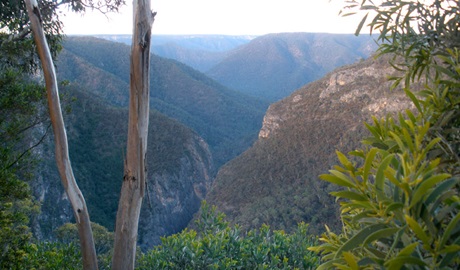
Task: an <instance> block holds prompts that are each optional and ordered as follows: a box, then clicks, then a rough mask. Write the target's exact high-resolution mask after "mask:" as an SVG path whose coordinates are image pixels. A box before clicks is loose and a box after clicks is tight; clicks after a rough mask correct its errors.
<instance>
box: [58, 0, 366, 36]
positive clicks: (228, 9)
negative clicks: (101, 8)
mask: <svg viewBox="0 0 460 270" xmlns="http://www.w3.org/2000/svg"><path fill="white" fill-rule="evenodd" d="M126 2H127V6H125V7H123V8H122V9H121V12H120V13H119V14H116V13H110V14H108V15H102V14H100V13H98V12H87V13H86V14H85V15H83V16H81V15H77V14H72V13H65V17H63V18H62V20H63V22H64V32H65V33H66V34H67V35H96V34H131V32H132V1H131V0H126ZM344 2H345V1H344V0H331V1H330V0H152V1H151V7H152V10H153V11H156V12H157V15H156V17H155V22H154V24H153V28H152V33H153V34H168V35H195V34H223V35H264V34H269V33H281V32H316V33H354V31H355V29H356V26H357V25H358V23H359V21H360V19H361V17H360V16H350V17H340V16H339V15H338V13H339V10H340V7H341V5H342V4H343V3H344Z"/></svg>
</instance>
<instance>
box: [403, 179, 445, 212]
mask: <svg viewBox="0 0 460 270" xmlns="http://www.w3.org/2000/svg"><path fill="white" fill-rule="evenodd" d="M449 177H450V174H447V173H443V174H437V175H433V176H431V177H430V178H428V179H426V180H423V182H422V183H420V184H419V185H418V186H417V187H416V189H415V191H414V193H413V195H412V200H411V203H410V206H409V207H410V208H412V207H414V205H415V204H417V203H418V202H419V201H420V200H421V199H422V198H423V197H424V196H429V195H430V193H429V192H428V190H429V189H431V188H432V187H433V186H435V185H437V184H438V183H439V182H441V181H444V180H446V179H447V178H449Z"/></svg>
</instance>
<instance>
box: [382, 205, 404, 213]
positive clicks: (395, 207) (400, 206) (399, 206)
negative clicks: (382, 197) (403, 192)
mask: <svg viewBox="0 0 460 270" xmlns="http://www.w3.org/2000/svg"><path fill="white" fill-rule="evenodd" d="M403 207H404V204H403V203H400V202H393V203H391V204H389V205H388V206H387V208H386V209H385V214H387V215H388V214H389V213H390V212H393V211H395V210H397V209H402V208H403Z"/></svg>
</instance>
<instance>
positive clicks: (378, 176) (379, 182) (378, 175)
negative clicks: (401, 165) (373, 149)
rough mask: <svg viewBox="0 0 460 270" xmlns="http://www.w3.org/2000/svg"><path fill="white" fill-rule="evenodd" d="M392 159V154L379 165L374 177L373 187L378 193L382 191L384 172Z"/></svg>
mask: <svg viewBox="0 0 460 270" xmlns="http://www.w3.org/2000/svg"><path fill="white" fill-rule="evenodd" d="M393 158H394V155H393V154H390V155H387V156H386V157H385V158H384V159H383V160H382V162H381V163H380V166H379V168H378V170H377V173H376V175H375V187H376V189H377V190H378V191H383V186H384V180H385V170H386V168H387V167H388V165H389V164H390V162H391V161H392V159H393Z"/></svg>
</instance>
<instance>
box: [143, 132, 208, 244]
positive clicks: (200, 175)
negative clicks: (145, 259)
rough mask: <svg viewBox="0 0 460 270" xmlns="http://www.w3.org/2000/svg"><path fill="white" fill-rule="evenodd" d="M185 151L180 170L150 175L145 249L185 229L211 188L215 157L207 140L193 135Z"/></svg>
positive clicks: (144, 222)
mask: <svg viewBox="0 0 460 270" xmlns="http://www.w3.org/2000/svg"><path fill="white" fill-rule="evenodd" d="M184 154H185V155H184V156H183V157H181V158H180V168H179V170H178V171H177V172H174V173H160V172H154V173H153V174H152V175H151V176H149V182H148V186H147V188H148V193H147V196H146V198H145V200H144V204H143V206H142V210H141V218H140V221H139V244H140V246H141V247H142V248H149V247H152V246H153V245H157V244H160V237H162V236H168V235H171V234H174V233H178V232H180V231H181V230H183V229H184V228H185V227H186V226H187V224H188V223H189V222H190V220H191V219H192V218H193V214H195V213H196V212H197V211H198V209H199V208H200V204H201V201H202V200H204V198H205V196H206V194H207V192H208V190H209V189H210V187H211V183H212V179H213V168H212V160H211V155H210V152H209V149H208V146H207V144H206V143H205V142H204V141H203V139H201V138H200V137H198V136H196V135H195V136H193V137H192V138H190V140H189V141H188V142H186V145H185V153H184Z"/></svg>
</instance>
